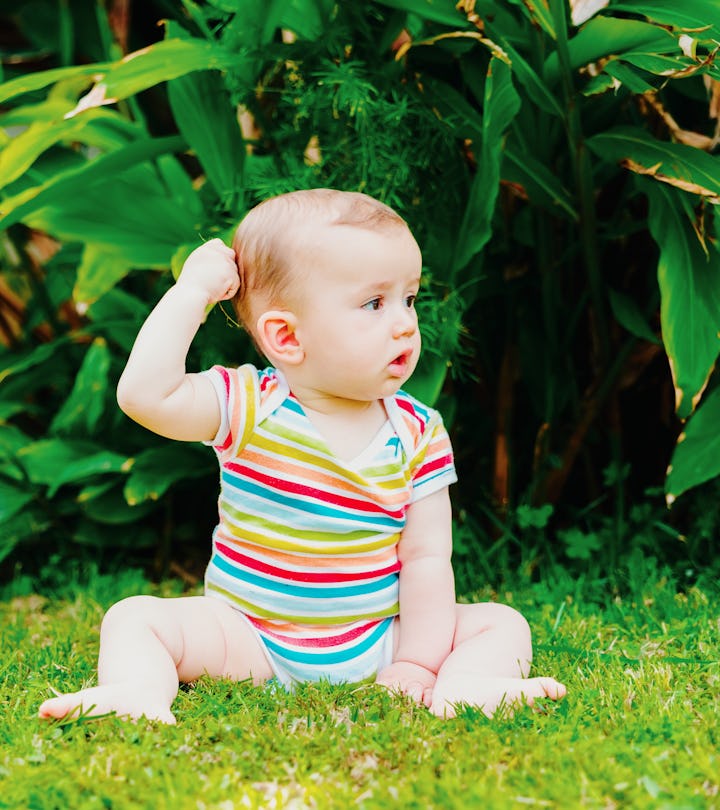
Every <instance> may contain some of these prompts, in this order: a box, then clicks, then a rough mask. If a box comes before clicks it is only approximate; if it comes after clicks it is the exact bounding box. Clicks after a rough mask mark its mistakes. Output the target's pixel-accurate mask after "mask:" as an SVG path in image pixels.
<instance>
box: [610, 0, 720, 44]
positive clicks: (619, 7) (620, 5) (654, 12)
mask: <svg viewBox="0 0 720 810" xmlns="http://www.w3.org/2000/svg"><path fill="white" fill-rule="evenodd" d="M609 10H612V11H630V12H633V13H635V14H642V15H643V16H644V17H647V19H649V20H653V21H654V22H656V23H660V24H661V25H669V26H672V27H673V28H677V29H680V30H681V31H687V32H688V33H691V34H693V35H694V36H698V37H700V38H703V39H715V40H720V3H718V2H717V0H682V2H680V1H679V0H611V2H610V5H609Z"/></svg>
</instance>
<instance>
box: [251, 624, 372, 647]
mask: <svg viewBox="0 0 720 810" xmlns="http://www.w3.org/2000/svg"><path fill="white" fill-rule="evenodd" d="M247 619H248V620H249V621H250V622H251V624H252V625H253V626H254V627H257V629H258V630H259V631H260V632H261V633H266V634H267V635H268V636H270V637H271V638H275V639H277V640H278V641H282V642H284V643H285V644H288V645H289V646H291V647H315V648H318V647H337V646H338V645H340V644H346V643H347V642H348V641H354V640H355V639H356V638H358V637H359V636H362V635H365V634H366V633H368V632H370V631H371V630H373V628H375V627H377V625H378V624H380V622H381V621H383V620H382V619H378V620H376V621H372V622H369V623H368V624H363V625H362V626H361V627H355V628H353V629H352V630H348V631H347V632H346V633H340V634H339V635H337V636H320V637H318V638H295V637H293V636H284V635H282V634H281V633H273V632H271V631H270V630H268V629H267V627H266V626H265V624H263V623H261V622H257V621H256V620H254V619H253V617H252V616H247Z"/></svg>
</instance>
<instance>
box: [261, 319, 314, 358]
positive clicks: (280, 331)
mask: <svg viewBox="0 0 720 810" xmlns="http://www.w3.org/2000/svg"><path fill="white" fill-rule="evenodd" d="M296 326H297V319H296V318H295V316H294V315H293V314H292V312H288V311H287V310H280V309H274V310H270V311H269V312H264V313H263V314H262V315H261V316H260V317H259V318H258V322H257V336H258V343H259V344H260V349H261V350H262V352H263V354H264V355H265V356H266V357H267V358H268V360H270V362H271V363H273V365H276V366H277V365H279V366H282V365H291V366H296V365H298V363H301V362H302V361H303V360H304V358H305V352H304V351H303V349H302V346H301V345H300V341H299V340H298V338H297V333H296Z"/></svg>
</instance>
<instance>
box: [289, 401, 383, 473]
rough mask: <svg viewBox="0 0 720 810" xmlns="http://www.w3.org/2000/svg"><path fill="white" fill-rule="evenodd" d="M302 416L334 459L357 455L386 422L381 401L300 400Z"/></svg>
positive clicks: (347, 458)
mask: <svg viewBox="0 0 720 810" xmlns="http://www.w3.org/2000/svg"><path fill="white" fill-rule="evenodd" d="M298 400H299V402H300V404H301V405H302V406H303V410H304V411H305V415H306V416H307V418H308V419H309V420H310V421H311V422H312V424H313V426H314V427H315V429H316V430H317V432H318V433H319V434H320V435H321V436H322V438H323V439H324V440H325V443H326V444H327V446H328V448H329V449H330V450H331V451H332V452H333V454H334V455H335V456H337V458H341V459H345V460H350V459H354V458H357V456H359V455H360V453H362V452H363V450H365V449H366V447H368V445H369V444H370V442H371V441H372V440H373V439H374V438H375V436H376V435H377V433H378V431H379V430H380V428H381V427H382V426H383V425H384V424H385V422H386V421H387V413H386V411H385V406H384V405H383V403H382V401H380V400H373V401H371V402H356V401H354V400H332V401H330V400H328V399H317V400H314V399H312V398H310V399H309V400H307V399H306V400H302V399H300V398H298Z"/></svg>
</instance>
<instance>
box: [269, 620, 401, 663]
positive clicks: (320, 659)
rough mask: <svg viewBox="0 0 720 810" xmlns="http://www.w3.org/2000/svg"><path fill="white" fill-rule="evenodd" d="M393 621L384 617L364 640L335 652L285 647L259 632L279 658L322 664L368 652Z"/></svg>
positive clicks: (341, 661)
mask: <svg viewBox="0 0 720 810" xmlns="http://www.w3.org/2000/svg"><path fill="white" fill-rule="evenodd" d="M392 621H393V620H392V619H384V620H383V621H382V622H380V624H379V625H378V626H377V627H376V628H375V629H374V630H373V631H372V633H370V634H369V635H367V636H366V637H365V638H364V639H362V641H359V642H358V643H357V644H354V645H353V646H352V647H348V648H347V649H344V650H337V651H335V652H321V651H318V652H314V651H313V652H308V651H307V650H306V649H304V648H302V649H301V648H294V647H293V648H287V647H283V646H282V645H281V644H278V643H277V642H276V641H273V640H272V639H270V638H268V637H267V636H266V635H265V634H264V633H263V632H262V631H261V630H260V631H259V632H260V635H261V636H262V639H263V641H264V642H265V645H266V646H267V648H268V649H269V650H272V652H274V653H275V654H276V655H277V656H278V657H279V658H284V659H285V660H286V661H294V662H296V663H299V664H312V665H313V666H322V665H323V664H343V663H345V662H346V661H351V660H352V659H353V658H357V657H358V656H360V655H362V654H363V653H365V652H367V651H368V650H369V649H370V648H371V647H372V646H374V645H375V644H377V642H378V641H380V640H381V639H382V637H383V636H384V635H385V632H386V630H387V629H388V627H389V626H390V623H391V622H392Z"/></svg>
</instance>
